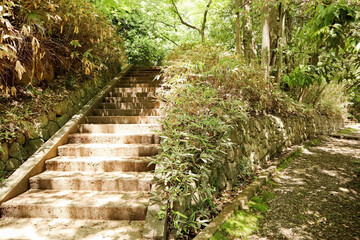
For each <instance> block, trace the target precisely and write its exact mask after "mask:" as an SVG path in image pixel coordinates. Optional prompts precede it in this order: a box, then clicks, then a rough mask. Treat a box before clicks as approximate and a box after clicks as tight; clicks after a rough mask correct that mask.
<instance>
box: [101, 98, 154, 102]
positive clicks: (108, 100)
mask: <svg viewBox="0 0 360 240" xmlns="http://www.w3.org/2000/svg"><path fill="white" fill-rule="evenodd" d="M157 101H158V99H157V98H156V97H106V98H104V101H103V103H148V102H157Z"/></svg>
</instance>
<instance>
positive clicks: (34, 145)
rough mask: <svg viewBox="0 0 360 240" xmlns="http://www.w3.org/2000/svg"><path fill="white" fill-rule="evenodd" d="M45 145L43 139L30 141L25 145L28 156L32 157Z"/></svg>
mask: <svg viewBox="0 0 360 240" xmlns="http://www.w3.org/2000/svg"><path fill="white" fill-rule="evenodd" d="M43 144H44V140H42V139H40V138H39V139H34V140H29V141H28V142H27V143H26V144H25V149H26V151H27V152H28V154H29V155H30V156H31V155H33V154H34V153H35V152H36V151H37V150H38V149H39V148H40V147H41V146H42V145H43Z"/></svg>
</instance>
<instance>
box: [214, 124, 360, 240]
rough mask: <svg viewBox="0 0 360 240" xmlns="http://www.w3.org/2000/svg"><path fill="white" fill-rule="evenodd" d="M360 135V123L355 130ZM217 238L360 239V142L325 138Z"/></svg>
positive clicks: (290, 164) (222, 230) (236, 216)
mask: <svg viewBox="0 0 360 240" xmlns="http://www.w3.org/2000/svg"><path fill="white" fill-rule="evenodd" d="M351 131H352V135H354V136H360V124H357V125H352V126H351ZM214 237H215V239H253V240H255V239H261V240H265V239H292V240H297V239H349V240H350V239H353V240H359V239H360V141H359V140H348V139H338V138H331V137H325V138H323V139H322V140H321V141H320V142H318V144H316V145H315V146H310V147H307V148H306V149H304V150H303V152H302V154H301V155H300V156H298V157H296V158H294V159H293V160H292V162H288V164H287V167H286V168H285V169H283V170H280V171H278V172H277V174H276V175H275V177H274V178H273V179H272V180H271V181H270V182H269V183H268V184H267V185H265V187H264V188H263V189H262V192H261V193H259V194H258V196H256V197H255V198H254V200H253V202H252V203H251V202H250V208H249V210H241V211H238V212H237V213H236V214H235V217H233V218H232V219H230V220H229V221H228V222H227V223H225V224H224V225H223V226H222V227H221V228H220V231H218V232H217V234H215V236H214Z"/></svg>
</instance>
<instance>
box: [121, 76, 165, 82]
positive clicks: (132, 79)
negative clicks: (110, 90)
mask: <svg viewBox="0 0 360 240" xmlns="http://www.w3.org/2000/svg"><path fill="white" fill-rule="evenodd" d="M126 83H128V84H129V83H158V84H162V83H163V81H162V80H160V79H157V78H154V77H142V76H133V77H126V78H122V79H120V80H119V82H118V83H117V84H126Z"/></svg>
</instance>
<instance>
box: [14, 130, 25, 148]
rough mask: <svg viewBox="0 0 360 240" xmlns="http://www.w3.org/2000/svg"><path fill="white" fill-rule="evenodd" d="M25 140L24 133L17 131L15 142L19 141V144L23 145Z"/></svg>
mask: <svg viewBox="0 0 360 240" xmlns="http://www.w3.org/2000/svg"><path fill="white" fill-rule="evenodd" d="M25 141H26V137H25V135H24V134H22V133H18V135H17V138H16V142H17V143H19V144H20V145H24V144H25Z"/></svg>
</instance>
